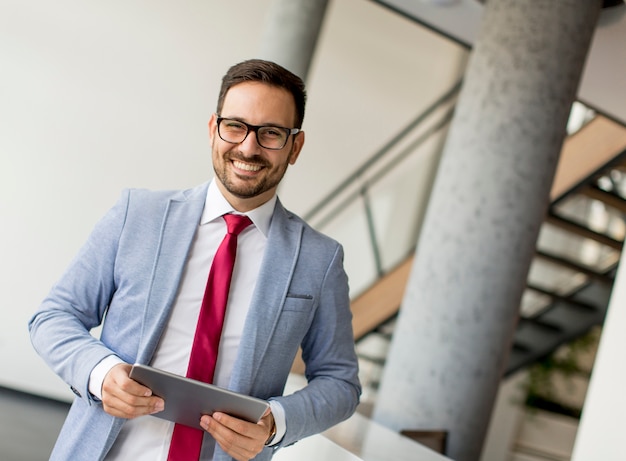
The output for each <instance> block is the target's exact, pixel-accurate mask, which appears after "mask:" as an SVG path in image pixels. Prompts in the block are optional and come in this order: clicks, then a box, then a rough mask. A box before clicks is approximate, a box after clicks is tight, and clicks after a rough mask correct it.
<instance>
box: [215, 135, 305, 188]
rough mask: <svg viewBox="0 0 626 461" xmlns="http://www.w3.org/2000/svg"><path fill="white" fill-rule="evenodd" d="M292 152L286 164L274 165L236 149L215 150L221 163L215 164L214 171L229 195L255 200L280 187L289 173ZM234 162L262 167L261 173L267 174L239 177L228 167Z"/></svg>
mask: <svg viewBox="0 0 626 461" xmlns="http://www.w3.org/2000/svg"><path fill="white" fill-rule="evenodd" d="M213 149H215V146H214V147H213ZM292 152H293V150H292V151H290V152H289V155H288V157H287V160H286V161H285V162H284V164H272V163H270V162H267V161H266V160H265V159H263V158H262V157H259V156H255V157H251V158H247V157H245V156H244V155H243V154H241V153H240V152H238V151H237V150H235V149H231V150H229V151H226V152H223V153H219V152H215V150H214V156H215V155H217V156H218V158H219V159H220V160H221V161H220V162H215V161H214V162H213V171H214V172H215V177H216V178H217V179H218V180H219V181H220V182H221V183H222V184H223V185H224V188H225V189H226V190H227V191H228V192H229V193H231V194H232V195H234V196H235V197H238V198H241V199H247V198H253V197H257V196H259V195H261V194H263V193H265V192H267V191H268V190H270V189H273V188H275V187H277V186H278V184H279V183H280V181H281V180H282V179H283V176H284V175H285V172H286V171H287V167H288V166H289V159H290V158H291V155H292ZM233 160H241V161H242V162H246V163H252V164H255V165H261V167H262V169H261V171H262V172H264V173H265V174H263V175H259V176H254V177H249V176H243V175H238V174H237V173H236V172H235V171H234V170H233V169H231V168H229V167H228V166H229V165H231V162H232V161H233Z"/></svg>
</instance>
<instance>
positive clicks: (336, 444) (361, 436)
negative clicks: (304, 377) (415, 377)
mask: <svg viewBox="0 0 626 461" xmlns="http://www.w3.org/2000/svg"><path fill="white" fill-rule="evenodd" d="M274 460H275V461H320V460H332V461H357V460H363V461H390V460H393V461H451V460H450V458H446V457H445V456H443V455H440V454H438V453H436V452H434V451H432V450H430V449H429V448H426V447H425V446H423V445H420V444H419V443H417V442H414V441H413V440H411V439H408V438H406V437H402V436H401V435H400V434H398V433H397V432H394V431H392V430H390V429H387V428H386V427H384V426H382V425H380V424H377V423H375V422H373V421H371V420H369V419H367V418H365V417H364V416H362V415H360V414H358V413H356V414H354V415H353V416H352V417H351V418H350V419H348V420H347V421H344V422H343V423H341V424H338V425H337V426H335V427H333V428H331V429H329V430H327V431H326V432H324V433H323V434H319V435H314V436H313V437H308V438H306V439H304V440H301V441H300V442H298V443H296V444H295V445H292V446H290V447H287V448H283V449H281V450H279V451H278V453H276V455H275V456H274Z"/></svg>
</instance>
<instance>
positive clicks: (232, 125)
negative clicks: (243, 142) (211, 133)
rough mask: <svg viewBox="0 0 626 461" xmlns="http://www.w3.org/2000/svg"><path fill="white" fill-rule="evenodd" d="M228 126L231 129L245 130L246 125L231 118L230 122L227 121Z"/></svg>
mask: <svg viewBox="0 0 626 461" xmlns="http://www.w3.org/2000/svg"><path fill="white" fill-rule="evenodd" d="M226 128H228V129H229V130H245V129H246V126H245V125H244V124H242V123H238V122H234V121H231V120H229V121H228V122H226Z"/></svg>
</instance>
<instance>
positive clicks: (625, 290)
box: [572, 252, 626, 461]
mask: <svg viewBox="0 0 626 461" xmlns="http://www.w3.org/2000/svg"><path fill="white" fill-rule="evenodd" d="M625 261H626V253H624V252H622V257H621V260H620V266H619V269H618V272H617V275H616V277H615V283H614V285H613V292H612V294H611V300H610V302H609V308H608V311H607V316H606V318H605V321H604V327H603V328H602V336H601V338H600V345H599V347H598V352H597V355H596V360H595V363H594V366H593V372H592V374H591V381H590V383H589V388H588V390H587V397H586V399H585V406H584V407H583V412H582V417H581V420H580V424H579V426H578V433H577V436H576V442H575V444H574V452H573V454H572V461H587V460H592V459H593V460H595V459H598V460H600V459H601V460H602V461H623V460H624V459H626V442H625V441H624V431H623V427H624V414H626V392H625V386H624V383H625V382H626V361H625V360H624V350H625V349H626V339H625V337H624V325H626V262H625Z"/></svg>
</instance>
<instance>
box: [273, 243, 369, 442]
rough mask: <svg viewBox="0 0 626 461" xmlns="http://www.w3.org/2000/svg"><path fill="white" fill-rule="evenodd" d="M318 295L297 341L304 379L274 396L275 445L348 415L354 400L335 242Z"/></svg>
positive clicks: (356, 391)
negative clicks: (278, 422)
mask: <svg viewBox="0 0 626 461" xmlns="http://www.w3.org/2000/svg"><path fill="white" fill-rule="evenodd" d="M319 295H320V302H319V306H318V308H317V309H316V312H315V316H314V318H313V321H312V324H311V326H310V328H309V330H308V332H307V334H306V336H305V338H304V340H303V342H302V344H301V346H302V358H303V360H304V362H305V364H306V372H305V374H306V378H307V381H308V384H307V386H306V387H304V388H303V389H302V390H300V391H298V392H296V393H294V394H292V395H288V396H284V397H279V398H277V399H276V400H278V402H279V403H280V404H281V405H282V406H283V408H284V409H285V416H286V422H287V431H286V433H285V436H284V437H283V440H282V441H281V443H280V444H278V446H287V445H290V444H292V443H294V442H296V441H297V440H299V439H302V438H304V437H308V436H310V435H313V434H317V433H320V432H322V431H324V430H326V429H328V428H329V427H331V426H333V425H335V424H337V423H339V422H341V421H343V420H345V419H347V418H349V417H350V416H351V415H352V414H353V413H354V411H355V410H356V407H357V405H358V403H359V397H360V394H361V385H360V383H359V378H358V362H357V357H356V353H355V349H354V335H353V331H352V313H351V311H350V300H349V293H348V279H347V276H346V273H345V271H344V269H343V249H342V247H341V246H340V245H339V244H336V250H335V253H334V256H333V258H332V260H331V262H330V264H329V266H328V268H327V271H326V273H325V275H324V278H323V282H322V284H321V287H320V291H319Z"/></svg>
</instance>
